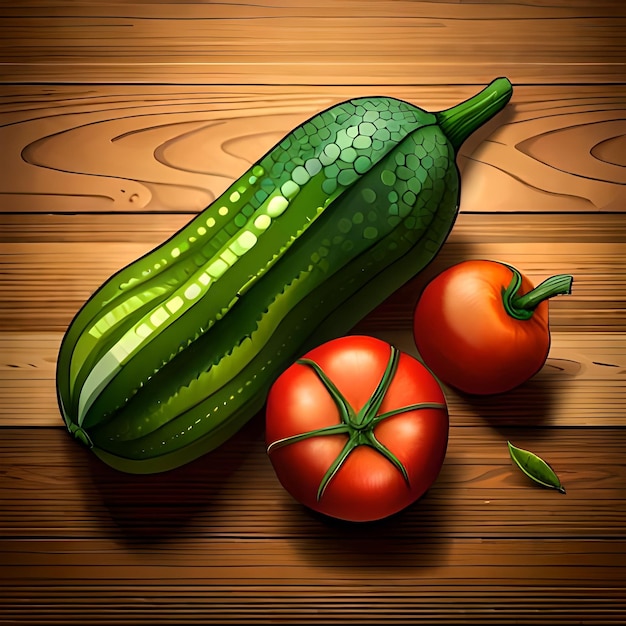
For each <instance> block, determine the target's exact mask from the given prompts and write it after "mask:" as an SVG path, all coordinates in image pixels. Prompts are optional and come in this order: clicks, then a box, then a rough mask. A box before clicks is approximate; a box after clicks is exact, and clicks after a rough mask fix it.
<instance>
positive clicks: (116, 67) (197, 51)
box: [0, 0, 626, 85]
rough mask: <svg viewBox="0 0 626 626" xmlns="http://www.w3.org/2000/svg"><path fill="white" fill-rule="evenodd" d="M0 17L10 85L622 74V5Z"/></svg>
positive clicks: (134, 9)
mask: <svg viewBox="0 0 626 626" xmlns="http://www.w3.org/2000/svg"><path fill="white" fill-rule="evenodd" d="M0 17H1V18H3V20H2V21H3V29H5V31H6V32H5V34H4V36H3V37H2V38H1V39H0V42H1V43H0V58H2V60H3V61H2V64H0V71H1V72H2V74H0V80H2V82H41V81H44V82H51V81H53V82H57V83H59V82H68V81H69V82H88V83H92V82H99V83H103V82H140V83H144V82H146V81H147V82H151V83H166V84H167V83H170V84H171V83H195V84H204V83H207V82H211V83H221V84H230V83H246V84H251V83H256V84H275V85H283V84H342V85H345V84H371V83H376V84H386V85H391V84H405V85H412V84H424V83H426V84H430V83H439V84H455V83H466V82H467V77H468V74H470V73H471V75H472V78H473V79H474V80H477V81H479V82H486V81H489V80H491V79H492V78H494V77H495V76H499V75H502V74H506V75H509V76H510V78H511V80H513V81H514V82H516V83H543V84H545V83H563V82H567V83H600V82H601V83H610V82H619V83H621V82H623V79H624V68H625V62H624V53H625V47H624V46H625V44H624V37H623V34H624V20H625V18H626V16H625V14H624V7H623V4H622V3H621V1H620V0H612V1H607V0H605V1H603V2H596V3H588V2H581V1H577V2H571V1H566V0H551V1H550V2H535V1H525V2H516V3H497V2H484V1H483V2H427V1H426V2H409V1H404V0H400V1H398V0H394V1H393V2H388V1H371V0H370V1H367V2H362V1H359V0H348V1H345V2H341V3H337V2H332V0H323V1H321V2H320V1H318V2H315V3H313V2H293V1H291V0H272V2H268V1H266V0H259V1H257V2H255V3H249V2H243V1H235V2H229V3H214V2H207V3H190V2H175V3H144V2H124V1H123V0H117V1H113V2H107V3H106V4H105V3H95V2H89V1H79V2H73V3H71V4H70V5H67V6H54V5H52V7H51V3H49V2H44V3H41V2H40V1H39V0H26V1H22V2H20V3H19V5H17V6H13V7H11V6H8V7H0ZM555 34H557V35H558V41H557V42H555ZM559 42H567V43H563V44H560V43H559ZM570 42H571V43H570Z"/></svg>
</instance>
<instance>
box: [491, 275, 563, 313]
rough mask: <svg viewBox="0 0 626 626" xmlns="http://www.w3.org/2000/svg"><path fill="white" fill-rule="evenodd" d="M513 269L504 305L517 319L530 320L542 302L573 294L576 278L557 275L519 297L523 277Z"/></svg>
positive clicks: (504, 296) (503, 300)
mask: <svg viewBox="0 0 626 626" xmlns="http://www.w3.org/2000/svg"><path fill="white" fill-rule="evenodd" d="M511 269H512V270H513V278H512V279H511V282H510V284H509V286H508V287H507V288H506V289H503V290H502V304H503V305H504V308H505V309H506V312H507V313H508V314H509V315H510V316H511V317H514V318H515V319H518V320H527V319H530V318H531V317H532V316H533V312H534V310H535V308H536V307H537V305H538V304H539V303H540V302H543V301H544V300H547V299H548V298H553V297H554V296H560V295H566V294H569V293H572V282H573V281H574V277H573V276H570V275H569V274H557V275H556V276H551V277H550V278H547V279H546V280H544V281H543V282H542V283H540V284H539V285H537V286H536V287H535V288H534V289H532V290H531V291H529V292H528V293H525V294H523V295H521V296H518V295H517V290H518V289H519V287H520V285H521V284H522V277H521V275H520V273H519V272H518V271H517V270H516V269H515V268H511Z"/></svg>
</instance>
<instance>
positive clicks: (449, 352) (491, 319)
mask: <svg viewBox="0 0 626 626" xmlns="http://www.w3.org/2000/svg"><path fill="white" fill-rule="evenodd" d="M572 282H573V277H572V276H570V275H568V274H559V275H556V276H552V277H550V278H548V279H547V280H545V281H543V282H542V283H541V284H539V285H538V286H537V287H535V286H534V285H533V283H532V282H531V281H530V279H529V278H528V277H527V276H526V275H524V274H523V273H522V272H520V271H519V270H518V269H517V268H516V267H513V266H512V265H509V264H507V263H504V262H501V261H494V260H486V259H479V260H467V261H462V262H460V263H457V264H456V265H453V266H452V267H449V268H448V269H446V270H444V271H443V272H441V273H440V274H439V275H437V276H435V277H434V278H433V279H432V280H431V281H430V282H429V283H428V284H427V285H426V287H425V289H424V291H423V292H422V294H421V296H420V298H419V300H418V301H417V305H416V307H415V311H414V316H413V336H414V339H415V345H416V347H417V350H418V352H419V356H420V357H421V359H422V360H423V362H424V363H425V364H426V366H427V367H428V368H430V370H431V371H432V372H433V373H434V374H435V376H436V377H437V378H438V379H439V380H440V381H441V382H443V383H445V384H447V385H449V386H451V387H455V388H456V389H458V390H460V391H462V392H465V393H467V394H474V395H491V394H499V393H504V392H507V391H510V390H512V389H514V388H516V387H518V386H519V385H521V384H523V383H524V382H526V381H528V380H529V379H530V378H532V377H533V376H534V375H535V374H536V373H537V372H538V371H539V370H540V369H541V368H542V367H543V365H544V364H545V362H546V360H547V358H548V353H549V350H550V344H551V337H550V326H549V308H548V302H549V299H550V298H552V297H554V296H558V295H562V294H569V293H571V289H572Z"/></svg>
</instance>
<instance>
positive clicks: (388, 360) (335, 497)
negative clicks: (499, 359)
mask: <svg viewBox="0 0 626 626" xmlns="http://www.w3.org/2000/svg"><path fill="white" fill-rule="evenodd" d="M265 418H266V419H265V425H266V444H267V453H268V455H269V459H270V461H271V463H272V466H273V468H274V470H275V473H276V476H277V477H278V480H279V481H280V483H281V484H282V486H283V487H284V488H285V489H286V490H287V492H289V493H290V494H291V496H292V497H293V498H294V499H295V500H297V501H298V502H300V503H301V504H303V505H305V506H306V507H309V508H310V509H312V510H314V511H317V512H319V513H322V514H323V515H327V516H329V517H333V518H337V519H341V520H346V521H354V522H369V521H375V520H379V519H382V518H385V517H388V516H390V515H393V514H395V513H398V512H400V511H401V510H403V509H405V508H406V507H408V506H409V505H411V504H413V503H414V502H416V501H417V500H418V499H419V498H420V497H421V496H422V495H423V494H424V493H425V492H426V491H427V490H428V489H429V488H430V487H431V486H432V485H433V483H434V482H435V480H436V478H437V476H438V474H439V472H440V470H441V467H442V465H443V462H444V458H445V454H446V448H447V443H448V430H449V419H448V409H447V405H446V399H445V396H444V393H443V390H442V388H441V386H440V385H439V383H438V382H437V380H436V379H435V378H434V376H432V374H431V373H430V372H429V371H428V369H427V368H426V367H424V365H423V364H422V363H420V361H419V360H418V359H416V358H415V357H413V356H411V355H409V354H407V353H405V352H402V351H401V350H399V349H398V348H396V347H395V346H393V345H392V344H390V343H388V342H386V341H384V340H382V339H378V338H375V337H370V336H366V335H348V336H345V337H340V338H338V339H334V340H331V341H329V342H327V343H324V344H322V345H320V346H318V347H316V348H314V349H313V350H311V351H310V352H308V353H307V354H305V355H304V356H303V357H302V358H301V359H298V360H297V361H296V362H295V363H293V364H292V365H291V366H290V367H288V368H287V369H286V370H284V371H283V373H282V374H281V375H280V376H279V377H278V378H277V379H276V381H275V382H274V384H273V385H272V387H271V389H270V391H269V394H268V398H267V403H266V416H265Z"/></svg>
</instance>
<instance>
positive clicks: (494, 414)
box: [0, 326, 626, 428]
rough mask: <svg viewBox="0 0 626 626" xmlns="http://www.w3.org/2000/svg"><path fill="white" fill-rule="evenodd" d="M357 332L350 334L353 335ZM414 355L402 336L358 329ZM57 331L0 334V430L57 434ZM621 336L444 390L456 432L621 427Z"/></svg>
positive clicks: (579, 341)
mask: <svg viewBox="0 0 626 626" xmlns="http://www.w3.org/2000/svg"><path fill="white" fill-rule="evenodd" d="M355 332H357V330H355ZM359 332H365V333H367V334H370V335H372V336H375V337H379V338H380V339H384V340H386V341H389V342H391V343H393V344H394V345H396V346H397V347H399V348H400V349H402V350H404V351H406V352H408V353H409V354H413V355H414V356H416V357H418V356H419V355H418V352H417V350H416V348H415V344H414V342H413V337H412V335H411V333H410V332H409V331H407V330H388V329H384V328H370V329H367V328H363V326H361V330H360V331H359ZM61 338H62V333H30V332H22V333H6V332H3V333H0V355H1V356H0V427H4V426H21V427H27V428H28V427H33V426H53V427H54V426H56V427H58V428H62V427H63V424H62V420H61V414H60V412H59V409H58V405H57V399H56V391H55V368H56V359H57V354H58V349H59V346H60V343H61ZM625 375H626V338H625V336H624V334H623V333H601V332H588V333H569V332H553V334H552V345H551V348H550V354H549V356H548V360H547V362H546V364H545V366H544V367H543V368H542V370H541V371H540V372H538V373H537V374H536V376H535V377H534V378H533V379H532V380H531V381H529V382H528V383H526V384H525V385H523V386H521V387H519V388H518V389H516V390H513V391H511V392H509V393H507V394H505V395H503V396H496V397H484V398H478V397H470V396H466V395H464V394H461V393H459V392H457V391H454V390H453V389H451V388H449V387H447V386H445V385H444V391H445V393H446V397H447V401H448V406H449V411H450V419H451V422H452V424H453V425H456V426H481V425H484V424H485V423H487V424H493V425H494V426H520V427H527V428H542V427H545V426H564V427H567V426H577V427H580V426H591V427H601V426H610V427H615V426H626V415H625V414H624V406H626V385H625V384H624V377H625Z"/></svg>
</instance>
